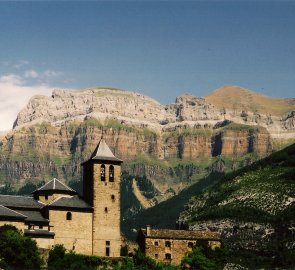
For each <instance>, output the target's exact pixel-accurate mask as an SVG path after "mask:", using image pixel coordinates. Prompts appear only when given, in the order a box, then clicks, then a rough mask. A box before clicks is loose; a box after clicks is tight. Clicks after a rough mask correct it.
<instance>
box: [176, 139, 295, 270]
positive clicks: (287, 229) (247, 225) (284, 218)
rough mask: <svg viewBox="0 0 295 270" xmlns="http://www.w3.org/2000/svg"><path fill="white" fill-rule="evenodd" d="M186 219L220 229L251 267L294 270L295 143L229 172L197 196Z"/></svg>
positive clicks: (199, 225) (197, 225) (232, 249)
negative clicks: (249, 164)
mask: <svg viewBox="0 0 295 270" xmlns="http://www.w3.org/2000/svg"><path fill="white" fill-rule="evenodd" d="M181 219H182V221H183V222H185V223H186V224H188V225H189V226H190V227H191V228H194V229H198V228H200V227H204V226H205V227H206V228H210V229H213V230H216V231H219V232H220V233H221V235H222V236H223V238H224V239H225V241H226V242H227V244H228V246H229V248H230V250H231V252H232V253H233V254H235V258H237V259H238V261H239V262H242V264H244V265H246V266H248V267H250V268H252V267H254V265H255V267H258V266H259V267H266V268H267V269H268V268H271V267H284V269H285V268H286V269H294V268H292V267H295V259H294V255H295V232H294V231H295V230H294V229H295V228H294V227H295V226H294V224H295V144H293V145H291V146H289V147H287V148H285V149H283V150H281V151H279V152H276V153H274V154H272V155H270V156H269V157H267V158H265V159H263V160H260V161H258V162H255V163H254V164H253V165H251V166H248V167H245V168H243V169H239V170H237V171H235V172H232V173H229V174H226V175H225V176H224V177H223V178H222V179H221V180H220V181H219V182H218V183H216V184H215V185H213V186H211V187H209V188H207V189H205V190H204V191H203V192H202V193H201V194H199V195H197V196H194V197H192V198H191V200H190V201H189V203H188V204H187V205H186V210H185V211H184V212H183V213H182V214H181ZM208 224H209V225H208ZM246 258H247V259H246Z"/></svg>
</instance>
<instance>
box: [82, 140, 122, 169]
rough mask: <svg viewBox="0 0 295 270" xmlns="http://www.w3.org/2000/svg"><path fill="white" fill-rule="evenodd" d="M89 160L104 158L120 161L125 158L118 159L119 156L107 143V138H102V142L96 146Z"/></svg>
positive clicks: (105, 159)
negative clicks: (116, 155) (115, 154)
mask: <svg viewBox="0 0 295 270" xmlns="http://www.w3.org/2000/svg"><path fill="white" fill-rule="evenodd" d="M89 160H103V161H119V162H123V160H121V159H118V158H117V157H115V156H114V154H113V153H112V151H111V149H110V148H109V147H108V145H107V144H106V142H105V140H104V139H103V138H102V139H101V140H100V142H99V143H98V145H97V146H96V148H95V150H94V152H93V153H92V155H91V156H90V158H89ZM89 160H88V161H89ZM86 162H87V161H86ZM84 163H85V162H84ZM84 163H82V164H84Z"/></svg>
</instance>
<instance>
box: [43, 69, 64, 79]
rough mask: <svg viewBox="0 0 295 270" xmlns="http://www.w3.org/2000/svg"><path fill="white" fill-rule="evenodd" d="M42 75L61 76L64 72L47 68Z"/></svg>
mask: <svg viewBox="0 0 295 270" xmlns="http://www.w3.org/2000/svg"><path fill="white" fill-rule="evenodd" d="M42 75H43V77H45V78H52V77H59V76H61V75H62V72H60V71H55V70H45V71H44V72H43V73H42Z"/></svg>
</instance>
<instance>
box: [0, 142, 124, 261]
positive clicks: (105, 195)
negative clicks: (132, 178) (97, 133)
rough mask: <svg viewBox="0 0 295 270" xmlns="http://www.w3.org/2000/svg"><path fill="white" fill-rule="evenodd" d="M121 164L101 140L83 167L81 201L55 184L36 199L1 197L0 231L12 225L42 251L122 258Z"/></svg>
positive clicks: (52, 182) (53, 181) (49, 185)
mask: <svg viewBox="0 0 295 270" xmlns="http://www.w3.org/2000/svg"><path fill="white" fill-rule="evenodd" d="M121 163H122V160H120V159H118V158H117V157H115V156H114V154H113V153H112V152H111V150H110V148H109V147H108V145H107V144H106V142H105V141H104V139H101V141H100V142H99V144H98V145H97V147H96V149H95V151H94V152H93V154H92V155H91V156H90V158H89V159H88V160H87V161H85V162H84V163H82V166H83V195H82V196H79V195H78V194H77V192H76V191H75V190H73V189H71V188H70V187H68V186H66V185H65V184H64V183H62V182H61V181H59V180H57V179H53V180H51V181H50V182H48V183H46V184H45V185H44V186H42V187H40V188H39V189H37V190H35V191H34V192H33V197H24V196H10V195H0V226H3V225H5V224H9V225H13V226H15V227H16V228H18V229H19V230H21V231H23V232H24V234H25V235H27V236H30V237H32V238H33V239H35V240H36V241H37V244H38V246H39V247H41V248H46V249H48V248H51V247H52V246H53V245H56V244H63V245H64V246H65V248H66V249H68V250H74V251H76V252H77V253H82V254H86V255H96V256H109V257H119V256H120V249H121V232H120V185H121Z"/></svg>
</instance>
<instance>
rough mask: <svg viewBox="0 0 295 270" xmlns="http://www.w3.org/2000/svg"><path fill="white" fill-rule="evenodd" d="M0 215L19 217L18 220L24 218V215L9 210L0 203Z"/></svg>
mask: <svg viewBox="0 0 295 270" xmlns="http://www.w3.org/2000/svg"><path fill="white" fill-rule="evenodd" d="M0 217H6V218H13V219H20V220H24V219H25V218H26V216H25V215H23V214H21V213H18V212H16V211H14V210H11V209H9V208H7V207H5V206H3V205H0Z"/></svg>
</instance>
